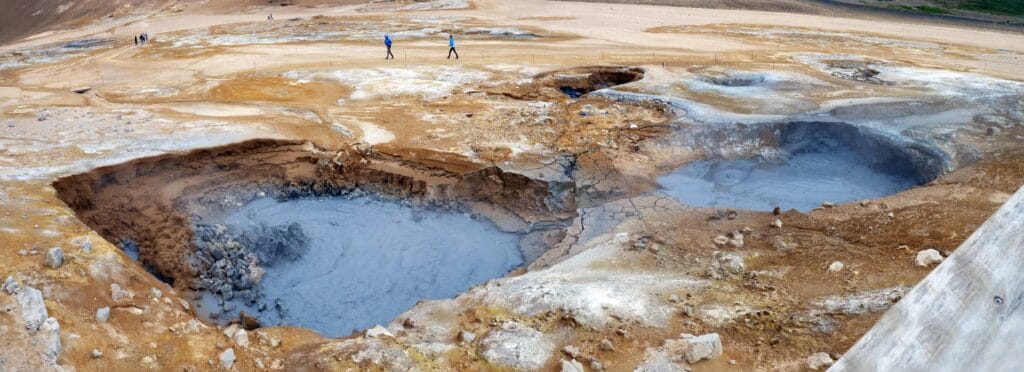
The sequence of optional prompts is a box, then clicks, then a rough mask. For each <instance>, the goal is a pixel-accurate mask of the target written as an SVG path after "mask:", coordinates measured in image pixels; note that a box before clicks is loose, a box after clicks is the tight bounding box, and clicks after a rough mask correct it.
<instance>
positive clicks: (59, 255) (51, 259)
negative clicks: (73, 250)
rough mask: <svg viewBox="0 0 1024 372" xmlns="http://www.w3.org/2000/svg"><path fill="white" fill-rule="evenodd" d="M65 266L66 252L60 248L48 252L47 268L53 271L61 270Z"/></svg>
mask: <svg viewBox="0 0 1024 372" xmlns="http://www.w3.org/2000/svg"><path fill="white" fill-rule="evenodd" d="M62 264H64V250H63V249H60V247H53V248H50V250H48V251H46V266H48V267H49V268H51V269H56V268H59V267H60V265H62Z"/></svg>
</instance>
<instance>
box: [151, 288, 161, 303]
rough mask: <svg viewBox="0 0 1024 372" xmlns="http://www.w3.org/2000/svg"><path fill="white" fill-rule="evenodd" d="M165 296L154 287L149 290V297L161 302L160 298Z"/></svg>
mask: <svg viewBox="0 0 1024 372" xmlns="http://www.w3.org/2000/svg"><path fill="white" fill-rule="evenodd" d="M163 296H164V292H163V291H161V290H159V289H156V288H154V287H150V288H149V297H150V298H152V299H155V300H159V299H160V297H163Z"/></svg>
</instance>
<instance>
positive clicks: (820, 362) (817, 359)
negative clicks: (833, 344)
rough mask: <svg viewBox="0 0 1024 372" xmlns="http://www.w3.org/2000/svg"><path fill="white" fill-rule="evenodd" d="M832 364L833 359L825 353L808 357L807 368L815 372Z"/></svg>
mask: <svg viewBox="0 0 1024 372" xmlns="http://www.w3.org/2000/svg"><path fill="white" fill-rule="evenodd" d="M832 363H833V361H832V357H831V356H829V355H828V353H825V352H818V353H814V354H811V356H809V357H807V368H810V369H811V370H815V371H817V370H820V369H822V368H825V367H828V366H831V365H832Z"/></svg>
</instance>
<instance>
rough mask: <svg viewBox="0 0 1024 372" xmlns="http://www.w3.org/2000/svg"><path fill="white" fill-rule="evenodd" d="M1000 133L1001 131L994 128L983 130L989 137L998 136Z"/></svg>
mask: <svg viewBox="0 0 1024 372" xmlns="http://www.w3.org/2000/svg"><path fill="white" fill-rule="evenodd" d="M1001 132H1002V129H999V128H996V127H988V129H986V130H985V134H987V135H990V136H998V135H999V133H1001Z"/></svg>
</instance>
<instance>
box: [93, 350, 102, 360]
mask: <svg viewBox="0 0 1024 372" xmlns="http://www.w3.org/2000/svg"><path fill="white" fill-rule="evenodd" d="M91 355H92V358H93V359H99V358H102V357H103V352H102V351H99V349H92V354H91Z"/></svg>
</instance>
